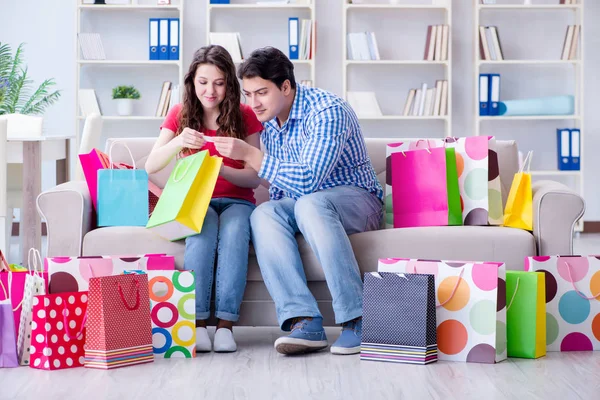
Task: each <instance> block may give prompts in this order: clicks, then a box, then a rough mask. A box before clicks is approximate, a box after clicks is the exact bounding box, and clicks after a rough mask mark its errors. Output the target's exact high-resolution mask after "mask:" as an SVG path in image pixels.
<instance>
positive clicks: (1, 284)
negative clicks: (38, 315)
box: [0, 275, 15, 311]
mask: <svg viewBox="0 0 600 400" xmlns="http://www.w3.org/2000/svg"><path fill="white" fill-rule="evenodd" d="M9 279H10V275H9ZM0 286H2V291H3V292H4V299H5V300H10V296H9V295H8V293H6V287H5V286H4V283H2V281H1V280H0ZM8 288H9V289H10V282H9V283H8ZM13 311H15V310H13Z"/></svg>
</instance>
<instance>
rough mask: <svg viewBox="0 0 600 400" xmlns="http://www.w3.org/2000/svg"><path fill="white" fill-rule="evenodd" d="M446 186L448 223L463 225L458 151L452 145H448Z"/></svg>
mask: <svg viewBox="0 0 600 400" xmlns="http://www.w3.org/2000/svg"><path fill="white" fill-rule="evenodd" d="M446 188H447V190H448V225H450V226H452V225H462V224H463V218H462V207H461V204H460V189H459V185H458V170H457V167H456V151H455V149H454V148H452V147H446Z"/></svg>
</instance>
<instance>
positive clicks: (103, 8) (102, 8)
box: [78, 4, 182, 11]
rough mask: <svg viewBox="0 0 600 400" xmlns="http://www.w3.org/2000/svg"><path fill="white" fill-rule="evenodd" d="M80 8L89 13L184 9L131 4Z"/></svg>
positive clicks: (173, 6)
mask: <svg viewBox="0 0 600 400" xmlns="http://www.w3.org/2000/svg"><path fill="white" fill-rule="evenodd" d="M78 8H79V9H81V10H88V11H140V10H146V11H162V10H164V11H180V10H181V9H182V7H181V6H179V5H164V6H159V5H151V4H150V5H143V4H137V5H136V4H131V5H129V4H128V5H119V4H103V5H94V4H79V5H78Z"/></svg>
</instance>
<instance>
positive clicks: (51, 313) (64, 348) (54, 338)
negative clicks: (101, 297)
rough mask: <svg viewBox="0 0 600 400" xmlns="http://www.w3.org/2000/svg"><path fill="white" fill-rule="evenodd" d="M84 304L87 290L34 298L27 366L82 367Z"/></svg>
mask: <svg viewBox="0 0 600 400" xmlns="http://www.w3.org/2000/svg"><path fill="white" fill-rule="evenodd" d="M87 304H88V292H72V293H60V294H49V295H44V296H34V297H33V308H32V314H33V315H32V317H33V318H32V322H31V347H30V348H29V350H30V354H31V359H30V364H29V366H30V367H32V368H37V369H45V370H56V369H65V368H72V367H82V366H83V356H84V345H85V330H86V329H85V327H86V318H87V312H86V311H87Z"/></svg>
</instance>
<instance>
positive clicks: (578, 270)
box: [525, 256, 600, 351]
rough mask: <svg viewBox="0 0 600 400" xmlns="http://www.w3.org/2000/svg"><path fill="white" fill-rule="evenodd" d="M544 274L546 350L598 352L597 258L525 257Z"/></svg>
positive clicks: (599, 267) (599, 258)
mask: <svg viewBox="0 0 600 400" xmlns="http://www.w3.org/2000/svg"><path fill="white" fill-rule="evenodd" d="M525 271H537V272H543V273H544V274H545V281H546V344H547V347H546V350H547V351H592V350H600V256H551V257H528V258H527V259H526V260H525Z"/></svg>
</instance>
